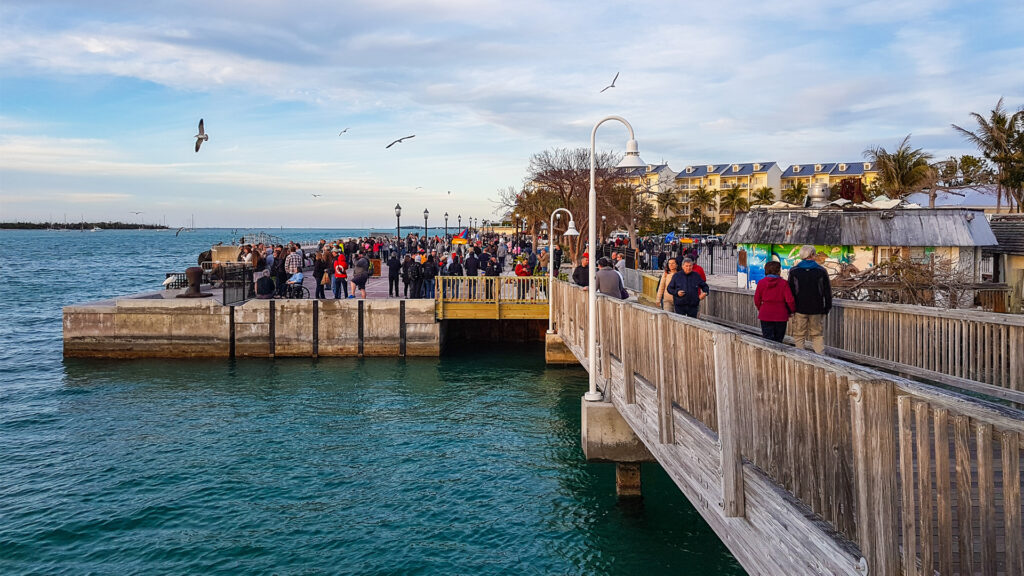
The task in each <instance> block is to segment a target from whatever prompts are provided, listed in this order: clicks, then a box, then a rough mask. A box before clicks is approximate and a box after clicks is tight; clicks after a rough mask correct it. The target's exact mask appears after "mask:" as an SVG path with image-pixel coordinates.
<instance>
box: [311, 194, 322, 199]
mask: <svg viewBox="0 0 1024 576" xmlns="http://www.w3.org/2000/svg"><path fill="white" fill-rule="evenodd" d="M320 196H321V195H320V194H313V198H319V197H320Z"/></svg>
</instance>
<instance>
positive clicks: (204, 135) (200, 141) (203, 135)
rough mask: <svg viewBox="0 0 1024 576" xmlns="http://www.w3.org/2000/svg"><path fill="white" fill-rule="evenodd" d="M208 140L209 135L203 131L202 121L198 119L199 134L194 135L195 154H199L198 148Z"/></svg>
mask: <svg viewBox="0 0 1024 576" xmlns="http://www.w3.org/2000/svg"><path fill="white" fill-rule="evenodd" d="M209 139H210V135H209V134H207V133H206V131H205V130H203V119H202V118H200V119H199V134H196V152H199V147H200V146H202V144H203V142H206V141H207V140H209Z"/></svg>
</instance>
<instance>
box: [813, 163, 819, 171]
mask: <svg viewBox="0 0 1024 576" xmlns="http://www.w3.org/2000/svg"><path fill="white" fill-rule="evenodd" d="M814 171H815V172H821V164H815V165H814Z"/></svg>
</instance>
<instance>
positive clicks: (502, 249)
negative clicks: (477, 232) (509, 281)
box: [495, 242, 508, 271]
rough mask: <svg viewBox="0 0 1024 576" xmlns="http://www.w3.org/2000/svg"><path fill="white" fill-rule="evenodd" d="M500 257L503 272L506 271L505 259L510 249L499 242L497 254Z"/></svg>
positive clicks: (499, 262) (499, 263)
mask: <svg viewBox="0 0 1024 576" xmlns="http://www.w3.org/2000/svg"><path fill="white" fill-rule="evenodd" d="M495 256H497V257H498V265H499V266H501V270H502V271H504V270H505V257H506V256H508V247H507V246H505V243H504V242H498V251H497V252H496V253H495Z"/></svg>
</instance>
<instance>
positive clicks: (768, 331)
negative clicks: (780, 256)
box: [754, 262, 796, 342]
mask: <svg viewBox="0 0 1024 576" xmlns="http://www.w3.org/2000/svg"><path fill="white" fill-rule="evenodd" d="M781 272H782V264H779V263H778V262H767V263H765V265H764V273H765V277H764V278H762V279H761V280H760V281H759V282H758V283H757V290H755V291H754V306H756V307H757V319H758V320H760V321H761V335H762V336H764V337H765V338H767V339H769V340H775V341H776V342H782V340H783V339H784V338H785V337H786V323H787V322H789V315H790V314H792V313H793V311H794V310H796V301H795V300H793V292H791V291H790V289H789V283H788V282H786V281H785V280H783V279H782V278H780V277H779V274H780V273H781Z"/></svg>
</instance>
